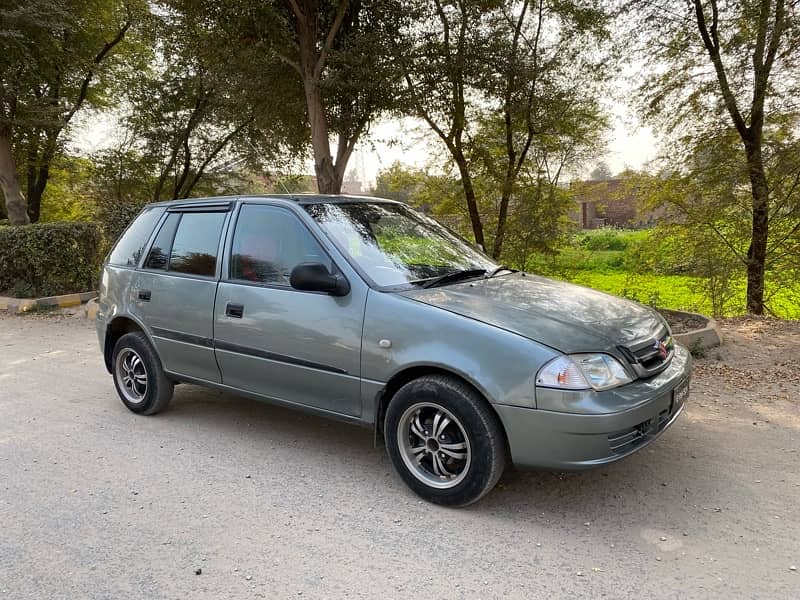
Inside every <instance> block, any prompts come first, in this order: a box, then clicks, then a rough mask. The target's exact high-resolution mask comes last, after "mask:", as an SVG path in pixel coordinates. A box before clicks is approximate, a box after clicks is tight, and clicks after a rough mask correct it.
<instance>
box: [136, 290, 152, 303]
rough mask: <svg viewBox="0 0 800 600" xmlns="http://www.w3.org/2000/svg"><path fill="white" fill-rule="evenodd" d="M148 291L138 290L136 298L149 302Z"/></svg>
mask: <svg viewBox="0 0 800 600" xmlns="http://www.w3.org/2000/svg"><path fill="white" fill-rule="evenodd" d="M150 295H151V293H150V290H139V293H138V297H139V300H144V301H145V302H150Z"/></svg>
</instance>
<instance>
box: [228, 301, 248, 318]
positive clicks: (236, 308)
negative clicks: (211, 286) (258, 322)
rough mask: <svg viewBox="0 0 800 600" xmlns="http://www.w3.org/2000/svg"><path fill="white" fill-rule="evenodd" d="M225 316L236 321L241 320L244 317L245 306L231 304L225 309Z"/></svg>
mask: <svg viewBox="0 0 800 600" xmlns="http://www.w3.org/2000/svg"><path fill="white" fill-rule="evenodd" d="M225 314H226V315H228V316H229V317H233V318H234V319H241V318H242V317H243V316H244V305H243V304H231V303H230V302H229V303H228V305H227V306H226V307H225Z"/></svg>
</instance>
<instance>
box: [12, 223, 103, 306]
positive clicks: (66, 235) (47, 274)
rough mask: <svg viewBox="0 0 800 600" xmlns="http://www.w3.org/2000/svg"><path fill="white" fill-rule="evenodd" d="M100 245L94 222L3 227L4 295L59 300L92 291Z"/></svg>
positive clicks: (99, 233)
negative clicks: (48, 297)
mask: <svg viewBox="0 0 800 600" xmlns="http://www.w3.org/2000/svg"><path fill="white" fill-rule="evenodd" d="M101 244H102V234H101V232H100V229H99V228H98V227H97V226H96V225H95V224H94V223H81V222H64V223H36V224H34V225H18V226H12V227H0V295H3V296H15V297H17V298H24V297H41V296H57V295H59V294H72V293H75V292H86V291H89V290H92V289H94V288H95V286H96V280H97V276H98V272H99V267H100V262H101V255H100V253H101Z"/></svg>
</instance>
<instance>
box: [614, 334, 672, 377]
mask: <svg viewBox="0 0 800 600" xmlns="http://www.w3.org/2000/svg"><path fill="white" fill-rule="evenodd" d="M618 348H619V350H620V352H622V354H623V355H624V356H625V358H627V359H628V362H629V363H631V366H632V367H633V369H634V370H635V371H636V374H637V375H638V376H639V377H650V376H652V375H655V374H656V373H659V372H661V371H663V370H664V369H665V368H667V365H669V363H670V361H671V360H672V357H673V356H674V355H675V341H674V340H673V339H672V336H671V335H670V334H669V332H668V331H666V330H665V331H663V332H662V333H661V334H660V335H659V336H658V337H653V338H649V339H646V340H643V341H640V342H637V343H635V344H631V345H630V346H619V347H618Z"/></svg>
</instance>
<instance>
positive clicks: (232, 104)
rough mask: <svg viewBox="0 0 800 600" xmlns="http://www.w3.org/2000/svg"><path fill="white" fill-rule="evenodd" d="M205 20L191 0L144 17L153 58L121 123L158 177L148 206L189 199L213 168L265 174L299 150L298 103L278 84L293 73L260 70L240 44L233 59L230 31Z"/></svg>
mask: <svg viewBox="0 0 800 600" xmlns="http://www.w3.org/2000/svg"><path fill="white" fill-rule="evenodd" d="M207 17H208V15H207V14H206V13H205V12H204V6H203V5H202V4H198V3H197V2H193V1H192V0H173V1H168V2H166V3H165V4H163V5H161V6H160V8H159V10H158V11H156V12H155V14H153V15H152V17H151V19H150V27H151V29H152V36H153V38H154V41H155V45H154V50H153V52H154V56H155V59H154V60H153V61H152V63H151V65H150V66H149V68H148V69H144V70H143V71H142V72H141V73H139V74H138V76H136V77H135V78H133V81H132V83H131V89H130V90H129V93H128V94H127V97H128V99H129V101H130V105H131V107H132V109H131V111H130V112H129V114H128V115H127V116H126V118H125V120H124V122H125V125H126V126H127V128H128V130H129V131H130V134H131V135H132V137H133V139H134V140H136V142H137V144H135V146H134V148H133V149H134V150H135V151H138V153H140V155H141V159H142V161H144V162H145V163H147V164H148V165H151V168H152V169H153V170H154V172H155V176H156V178H155V182H154V185H153V187H152V189H151V190H150V197H151V198H152V200H153V201H158V200H163V199H175V198H188V197H189V196H191V195H193V193H194V192H195V190H196V189H198V185H199V184H200V182H201V180H203V178H204V177H207V176H208V174H209V171H211V170H214V169H223V170H224V169H226V168H232V167H234V166H239V165H242V164H246V165H247V166H251V167H253V168H254V169H257V168H262V169H263V168H264V167H265V165H266V164H268V163H273V162H275V161H280V162H284V163H285V162H286V161H287V160H290V159H291V158H293V157H296V156H297V155H298V154H299V153H300V152H301V151H302V149H303V148H304V143H305V140H306V136H305V130H304V113H303V111H302V109H299V108H298V106H299V102H301V101H302V97H301V96H299V95H298V94H296V93H294V92H295V90H294V89H293V88H292V87H291V86H285V85H282V82H284V81H285V80H286V78H287V77H291V72H290V69H289V68H288V67H287V66H286V65H284V64H282V63H278V62H275V63H272V64H270V65H269V67H270V68H269V69H265V68H263V66H262V65H260V64H259V63H258V60H257V59H258V57H257V56H254V55H253V54H252V52H251V51H250V50H248V49H246V48H243V49H242V50H241V51H240V52H238V53H237V55H236V56H235V57H232V56H231V54H230V52H229V40H228V39H227V35H226V32H225V31H224V30H222V29H221V28H219V27H218V26H217V24H216V23H214V22H213V21H212V22H211V23H209V20H208V18H207ZM254 59H256V60H254ZM265 90H268V92H265Z"/></svg>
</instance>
